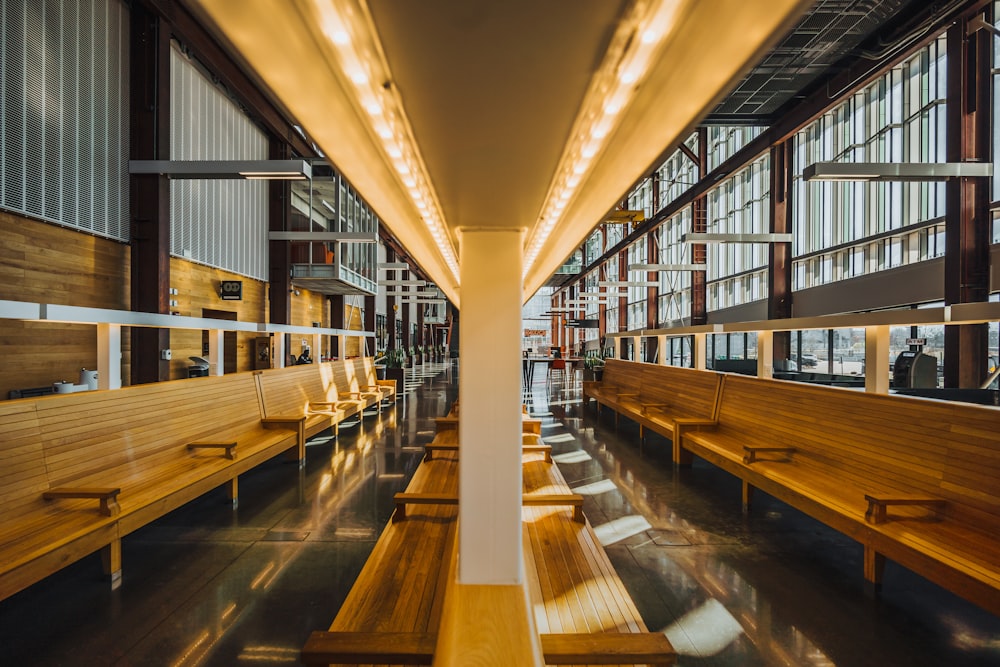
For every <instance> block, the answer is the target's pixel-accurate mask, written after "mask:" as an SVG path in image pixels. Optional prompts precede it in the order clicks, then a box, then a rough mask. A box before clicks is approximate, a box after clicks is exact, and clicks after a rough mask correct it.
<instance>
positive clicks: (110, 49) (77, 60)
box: [0, 0, 128, 241]
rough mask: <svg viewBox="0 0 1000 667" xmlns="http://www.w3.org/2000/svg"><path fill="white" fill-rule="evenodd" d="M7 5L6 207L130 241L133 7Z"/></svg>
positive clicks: (74, 0)
mask: <svg viewBox="0 0 1000 667" xmlns="http://www.w3.org/2000/svg"><path fill="white" fill-rule="evenodd" d="M0 6H2V12H3V15H2V19H3V20H2V24H3V31H2V32H0V100H2V103H0V106H2V115H3V128H4V129H3V132H4V134H3V141H2V142H0V164H2V168H0V204H2V205H3V206H4V207H6V208H9V209H12V210H15V211H18V212H21V213H25V214H28V215H31V216H35V217H39V218H42V219H44V220H48V221H50V222H55V223H58V224H61V225H65V226H68V227H76V228H79V229H84V230H87V231H91V232H93V233H95V234H100V235H102V236H110V237H112V238H116V239H119V240H123V241H127V240H128V171H127V169H128V168H127V161H128V145H127V141H128V131H127V117H126V114H127V105H126V100H127V96H128V57H127V48H128V14H127V11H128V10H127V8H126V7H125V6H124V5H123V4H122V2H120V0H3V2H2V3H0Z"/></svg>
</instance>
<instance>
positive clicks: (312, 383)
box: [256, 361, 372, 438]
mask: <svg viewBox="0 0 1000 667" xmlns="http://www.w3.org/2000/svg"><path fill="white" fill-rule="evenodd" d="M345 363H350V362H345V361H331V362H325V363H321V364H305V365H302V366H291V367H289V368H272V369H268V370H263V371H256V375H257V383H258V385H259V388H260V389H259V390H260V395H261V401H262V405H263V410H264V415H265V417H266V418H267V419H272V418H273V419H283V418H288V417H301V418H304V422H303V431H304V434H305V437H306V438H311V437H313V436H314V435H316V434H318V433H321V432H323V431H325V430H326V429H333V432H334V434H336V433H337V431H338V426H339V424H340V422H342V421H344V420H345V419H347V418H349V417H351V416H353V415H359V418H360V413H361V412H362V411H364V409H365V408H366V407H368V406H369V405H371V404H372V401H371V400H365V399H362V398H360V397H345V396H343V395H342V394H341V393H340V391H339V390H338V387H337V384H336V382H335V381H334V378H335V376H336V375H337V373H336V372H335V370H334V369H335V367H337V366H343V365H344V364H345ZM344 375H345V376H346V374H344Z"/></svg>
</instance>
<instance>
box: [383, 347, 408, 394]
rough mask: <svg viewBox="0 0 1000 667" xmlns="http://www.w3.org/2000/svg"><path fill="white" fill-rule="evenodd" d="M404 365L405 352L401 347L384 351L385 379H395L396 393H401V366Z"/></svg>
mask: <svg viewBox="0 0 1000 667" xmlns="http://www.w3.org/2000/svg"><path fill="white" fill-rule="evenodd" d="M404 366H406V352H405V351H404V350H402V349H401V348H396V349H395V350H389V351H387V352H386V353H385V379H386V380H395V381H396V394H397V395H400V394H402V393H403V367H404Z"/></svg>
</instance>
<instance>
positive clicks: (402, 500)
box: [392, 493, 586, 523]
mask: <svg viewBox="0 0 1000 667" xmlns="http://www.w3.org/2000/svg"><path fill="white" fill-rule="evenodd" d="M393 501H394V502H395V503H396V511H395V512H394V513H393V515H392V520H393V521H402V520H403V519H405V518H406V506H407V505H454V506H455V507H458V496H457V495H455V494H449V493H397V494H396V495H395V496H394V497H393ZM521 505H522V507H572V508H573V520H574V521H577V522H579V523H583V522H584V521H585V520H586V519H584V516H583V496H581V495H580V494H578V493H533V494H525V495H523V496H522V497H521Z"/></svg>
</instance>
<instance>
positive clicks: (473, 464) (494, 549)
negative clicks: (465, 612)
mask: <svg viewBox="0 0 1000 667" xmlns="http://www.w3.org/2000/svg"><path fill="white" fill-rule="evenodd" d="M459 234H460V238H459V241H460V243H459V246H460V248H461V259H460V262H459V263H460V266H461V269H460V272H459V274H460V278H461V285H462V318H461V320H460V325H459V326H461V337H460V339H459V348H460V351H459V357H460V358H461V360H462V363H461V367H460V369H459V383H458V387H459V389H458V391H459V401H460V406H461V413H460V415H461V417H460V419H459V442H460V443H462V444H461V455H460V457H461V461H462V465H461V466H459V496H460V498H459V529H458V556H459V571H458V581H459V583H461V584H519V583H521V582H522V581H523V578H524V567H523V554H522V549H521V489H522V487H521V483H522V482H521V363H520V360H521V352H520V349H521V297H522V289H521V281H522V277H521V271H522V261H523V260H522V244H523V232H522V230H520V229H497V228H463V229H460V230H459Z"/></svg>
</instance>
